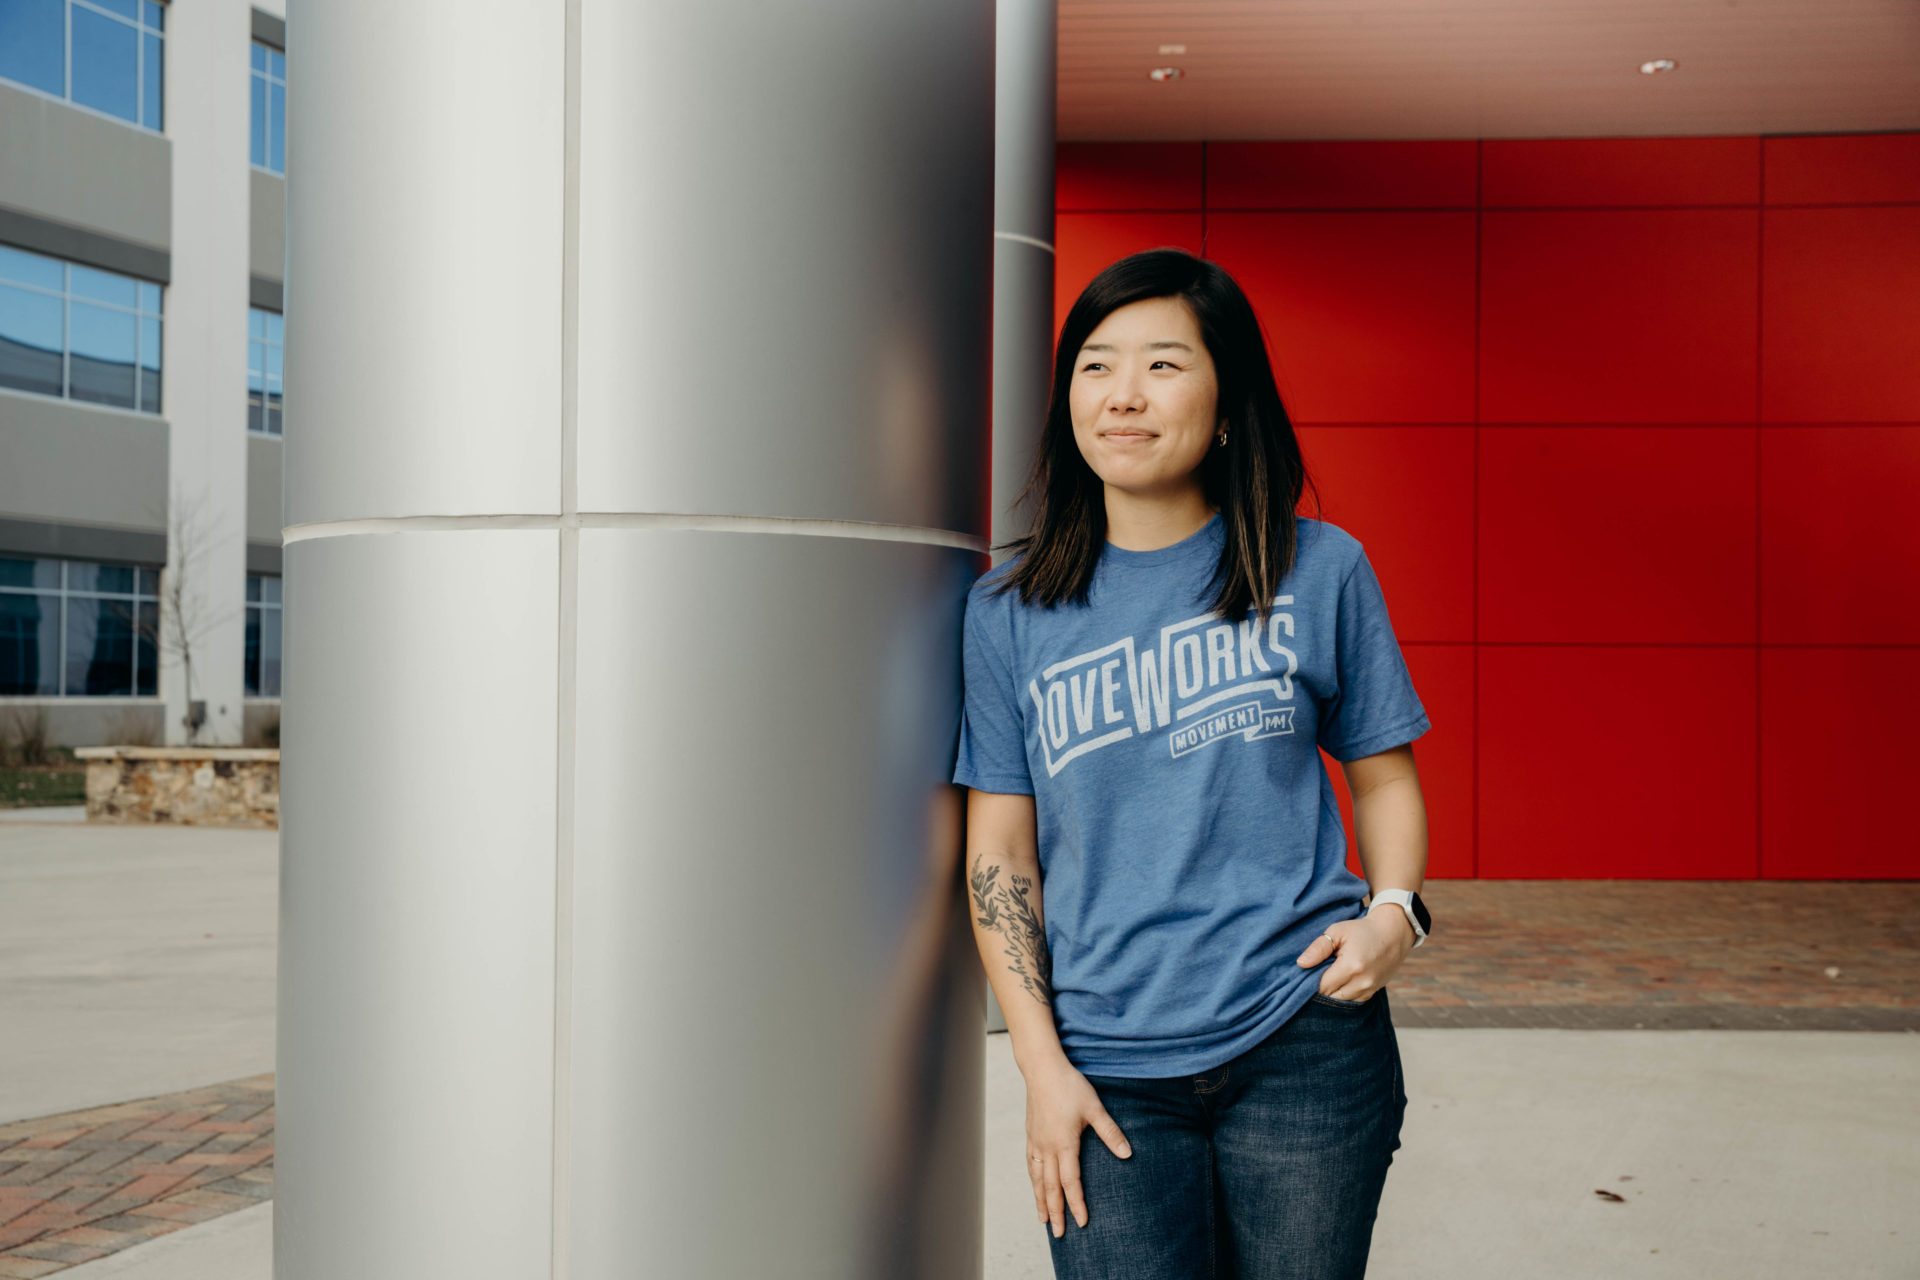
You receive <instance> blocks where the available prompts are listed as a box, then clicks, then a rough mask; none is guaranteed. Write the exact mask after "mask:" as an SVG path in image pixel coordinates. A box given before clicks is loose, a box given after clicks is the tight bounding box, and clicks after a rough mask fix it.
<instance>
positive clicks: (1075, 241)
mask: <svg viewBox="0 0 1920 1280" xmlns="http://www.w3.org/2000/svg"><path fill="white" fill-rule="evenodd" d="M1053 221H1054V236H1055V237H1056V238H1057V241H1058V248H1057V250H1056V252H1055V255H1054V265H1053V332H1054V337H1055V339H1056V340H1058V338H1059V334H1060V326H1061V324H1062V323H1063V322H1065V320H1066V318H1067V310H1068V308H1070V307H1072V306H1073V300H1074V299H1075V298H1078V297H1079V296H1080V291H1081V290H1082V289H1084V288H1086V287H1087V282H1088V281H1090V280H1092V279H1093V278H1094V277H1095V276H1097V275H1099V274H1100V272H1101V270H1102V269H1103V268H1105V267H1106V266H1107V265H1108V264H1109V263H1111V262H1113V261H1114V260H1115V259H1117V258H1124V257H1126V256H1127V255H1128V254H1130V253H1139V252H1140V251H1141V250H1142V249H1158V248H1161V247H1163V246H1167V245H1171V246H1173V247H1175V248H1179V249H1185V250H1186V251H1187V252H1189V253H1198V252H1200V215H1199V213H1197V212H1195V213H1064V212H1063V213H1056V214H1055V215H1054V220H1053Z"/></svg>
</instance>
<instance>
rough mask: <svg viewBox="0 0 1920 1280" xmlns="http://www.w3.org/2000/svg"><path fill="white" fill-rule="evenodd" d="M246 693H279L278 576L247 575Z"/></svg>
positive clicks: (277, 694)
mask: <svg viewBox="0 0 1920 1280" xmlns="http://www.w3.org/2000/svg"><path fill="white" fill-rule="evenodd" d="M247 692H248V693H249V694H252V695H253V696H255V697H259V698H277V697H279V696H280V579H279V578H278V577H275V576H274V575H272V574H265V573H250V574H248V575H247Z"/></svg>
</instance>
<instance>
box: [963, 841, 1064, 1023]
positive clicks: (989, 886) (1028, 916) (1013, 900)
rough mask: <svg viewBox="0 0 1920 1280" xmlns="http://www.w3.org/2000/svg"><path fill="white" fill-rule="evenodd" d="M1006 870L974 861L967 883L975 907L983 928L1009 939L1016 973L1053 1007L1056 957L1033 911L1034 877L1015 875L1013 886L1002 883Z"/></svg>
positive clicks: (1023, 983)
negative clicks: (1001, 879) (1049, 951)
mask: <svg viewBox="0 0 1920 1280" xmlns="http://www.w3.org/2000/svg"><path fill="white" fill-rule="evenodd" d="M1002 869H1003V868H1002V867H1001V866H1000V865H999V864H998V863H996V864H994V865H993V866H990V867H983V866H982V865H981V864H980V860H979V859H978V858H976V859H974V863H973V870H972V871H971V872H969V873H968V875H967V880H968V881H969V883H971V884H972V886H973V905H974V909H975V910H976V911H977V912H978V913H979V916H978V918H979V921H980V927H981V928H983V929H989V930H992V931H994V932H996V933H998V934H1000V935H1001V936H1002V937H1003V938H1005V939H1006V943H1007V947H1006V955H1007V959H1008V960H1009V961H1010V962H1011V967H1012V969H1013V972H1014V973H1015V974H1016V975H1017V976H1018V977H1019V979H1020V983H1021V985H1022V986H1024V987H1025V988H1026V989H1027V990H1028V991H1029V992H1031V993H1032V994H1033V998H1034V999H1036V1000H1038V1001H1039V1002H1040V1003H1041V1004H1044V1005H1047V1006H1048V1007H1049V1008H1051V1007H1052V1005H1053V957H1052V956H1051V955H1050V954H1049V953H1048V951H1047V931H1046V929H1045V928H1043V927H1042V926H1041V924H1040V915H1039V913H1038V912H1036V911H1035V910H1034V909H1033V901H1032V893H1033V877H1031V876H1023V875H1018V874H1015V875H1012V876H1010V877H1009V878H1010V879H1011V880H1012V882H1013V883H1012V884H1002V883H1001V882H1000V872H1001V871H1002Z"/></svg>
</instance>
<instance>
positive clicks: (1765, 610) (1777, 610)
mask: <svg viewBox="0 0 1920 1280" xmlns="http://www.w3.org/2000/svg"><path fill="white" fill-rule="evenodd" d="M1760 448H1761V454H1760V640H1761V642H1762V643H1764V644H1876V645H1878V644H1899V645H1920V521H1916V520H1915V519H1914V504H1915V501H1916V499H1920V427H1911V426H1903V427H1868V426H1859V427H1767V428H1766V429H1765V430H1763V431H1762V432H1761V440H1760ZM1824 700H1825V699H1822V701H1824ZM1836 745H1837V744H1836ZM1908 753H1909V758H1910V759H1920V752H1916V751H1914V750H1913V749H1912V748H1911V747H1909V748H1908Z"/></svg>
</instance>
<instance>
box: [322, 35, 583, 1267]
mask: <svg viewBox="0 0 1920 1280" xmlns="http://www.w3.org/2000/svg"><path fill="white" fill-rule="evenodd" d="M564 22H565V37H564V46H565V51H564V54H563V58H562V63H563V74H564V75H565V77H566V78H565V82H564V84H563V85H562V90H561V92H562V96H563V99H564V102H565V107H564V124H563V126H562V131H563V141H562V150H561V179H560V182H561V185H560V191H561V212H560V515H559V517H558V519H556V520H555V521H554V526H555V527H556V528H557V529H558V531H559V538H558V541H559V544H560V545H559V557H560V563H559V592H558V596H559V599H558V601H557V606H558V614H559V617H558V626H557V636H556V643H557V653H556V661H555V664H554V666H555V672H556V676H555V684H556V688H555V699H554V706H555V717H554V719H555V723H554V841H553V848H554V864H553V1112H552V1123H553V1133H552V1143H553V1146H552V1159H553V1171H552V1187H551V1190H552V1197H553V1198H552V1201H551V1204H550V1216H551V1221H550V1223H549V1229H550V1230H551V1232H552V1253H551V1258H550V1265H551V1273H552V1280H566V1277H567V1272H568V1265H569V1259H568V1245H569V1242H570V1239H571V1236H572V1226H571V1223H572V1217H571V1214H572V1189H573V1183H572V1177H571V1171H572V1165H573V838H574V773H575V769H574V766H575V742H576V710H577V707H578V703H579V666H578V637H579V619H580V521H579V500H580V499H579V438H578V432H577V426H578V417H579V403H580V0H566V16H565V19H564ZM343 523H350V522H335V523H334V526H333V532H335V533H338V532H340V531H341V530H340V525H341V524H343ZM396 523H399V524H401V526H402V527H405V522H404V521H401V522H396ZM308 529H309V530H310V531H313V532H317V533H319V534H320V536H326V532H327V531H326V529H325V527H324V526H308ZM382 531H383V532H384V531H391V530H382Z"/></svg>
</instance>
